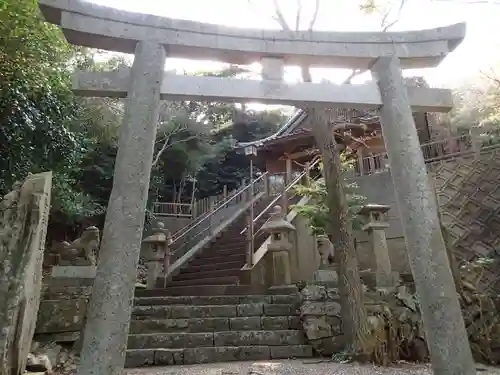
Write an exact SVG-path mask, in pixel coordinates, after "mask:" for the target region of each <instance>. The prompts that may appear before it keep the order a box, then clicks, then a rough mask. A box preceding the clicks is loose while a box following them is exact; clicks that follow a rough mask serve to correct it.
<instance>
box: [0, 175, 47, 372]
mask: <svg viewBox="0 0 500 375" xmlns="http://www.w3.org/2000/svg"><path fill="white" fill-rule="evenodd" d="M51 188H52V172H46V173H40V174H36V175H30V176H28V177H27V179H26V180H25V181H24V183H22V184H19V183H18V184H16V186H15V187H14V190H13V191H12V192H10V193H9V194H7V195H6V196H5V197H4V199H3V200H2V201H1V202H0V263H1V264H2V267H0V374H2V375H17V374H22V373H23V372H24V369H25V367H26V359H27V356H28V354H29V350H30V347H31V340H32V338H33V333H34V332H35V325H36V319H37V313H38V308H39V304H40V293H41V287H42V262H43V252H44V249H45V237H46V233H47V223H48V218H49V211H50V194H51Z"/></svg>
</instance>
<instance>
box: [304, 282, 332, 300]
mask: <svg viewBox="0 0 500 375" xmlns="http://www.w3.org/2000/svg"><path fill="white" fill-rule="evenodd" d="M300 295H301V298H302V300H304V301H324V300H326V299H327V298H328V296H327V291H326V289H325V288H324V287H323V286H321V285H307V287H306V288H304V289H302V290H301V292H300Z"/></svg>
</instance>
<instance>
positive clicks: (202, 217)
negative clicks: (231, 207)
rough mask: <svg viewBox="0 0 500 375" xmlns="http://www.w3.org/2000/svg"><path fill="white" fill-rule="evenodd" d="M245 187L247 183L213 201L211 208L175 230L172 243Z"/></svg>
mask: <svg viewBox="0 0 500 375" xmlns="http://www.w3.org/2000/svg"><path fill="white" fill-rule="evenodd" d="M247 188H248V185H245V186H242V187H240V188H238V189H236V190H234V191H233V192H231V193H230V194H229V195H228V196H227V197H226V198H225V199H223V200H219V201H215V202H214V205H213V207H212V209H211V210H208V211H205V212H204V213H202V214H201V215H200V216H198V217H197V218H196V219H195V220H193V221H191V222H190V223H188V224H186V225H185V226H183V227H182V228H181V229H179V230H178V231H177V232H175V233H174V234H173V235H172V243H175V242H176V241H177V240H178V239H181V238H182V237H184V236H185V235H186V233H188V232H189V231H190V230H191V228H193V227H196V226H198V225H199V224H200V223H201V222H202V221H203V220H205V218H206V217H207V216H210V215H211V214H212V213H213V212H215V210H217V209H218V208H219V207H220V206H222V205H224V204H226V203H227V202H228V201H230V200H231V199H232V198H233V197H235V196H237V195H239V194H241V192H242V191H243V190H245V189H247Z"/></svg>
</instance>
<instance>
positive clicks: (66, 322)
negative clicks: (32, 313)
mask: <svg viewBox="0 0 500 375" xmlns="http://www.w3.org/2000/svg"><path fill="white" fill-rule="evenodd" d="M87 304H88V300H87V299H86V298H78V299H69V300H59V301H42V303H40V309H39V310H38V319H37V323H36V330H35V333H37V334H40V333H58V332H71V331H80V330H81V329H82V327H83V322H84V319H85V314H86V312H87Z"/></svg>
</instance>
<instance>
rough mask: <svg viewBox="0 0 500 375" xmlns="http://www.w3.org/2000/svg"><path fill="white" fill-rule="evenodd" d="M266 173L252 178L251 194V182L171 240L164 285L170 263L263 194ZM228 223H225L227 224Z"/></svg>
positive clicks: (165, 267) (208, 236) (165, 265)
mask: <svg viewBox="0 0 500 375" xmlns="http://www.w3.org/2000/svg"><path fill="white" fill-rule="evenodd" d="M267 175H268V174H267V172H266V173H264V174H262V175H261V176H260V177H258V178H256V179H255V180H253V194H252V193H251V186H252V184H249V185H246V186H244V187H243V188H241V189H240V190H239V191H238V192H236V193H235V194H234V195H232V196H231V197H229V198H228V199H226V200H225V201H223V202H221V203H220V204H219V205H218V206H217V207H216V208H215V209H214V210H213V211H211V212H209V213H208V214H206V215H205V216H203V217H201V218H199V219H198V220H196V222H195V223H194V224H193V225H191V226H190V227H189V228H187V229H186V230H185V231H183V232H182V233H180V234H179V235H178V236H177V237H175V238H174V239H173V240H172V243H171V245H170V251H169V254H168V255H167V257H166V258H165V263H164V275H165V281H164V285H166V281H167V277H168V276H169V274H170V273H171V272H170V270H169V268H170V265H173V264H174V263H175V262H176V261H177V260H179V259H180V258H181V257H183V256H184V255H185V254H186V253H187V252H188V251H189V250H190V249H192V248H193V247H194V246H196V245H197V244H199V243H200V242H201V241H204V240H205V239H207V238H211V237H212V236H213V235H214V230H216V229H217V228H219V227H220V225H222V224H223V223H224V222H226V221H227V220H229V219H230V218H231V217H232V216H234V215H235V214H236V213H237V212H238V210H239V209H241V207H242V206H244V205H245V203H248V202H252V204H253V201H254V200H255V198H256V197H258V196H259V195H262V194H263V192H264V191H265V189H266V188H267V187H266V186H267V181H266V180H267ZM235 219H236V218H235ZM229 224H230V223H227V225H229Z"/></svg>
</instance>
